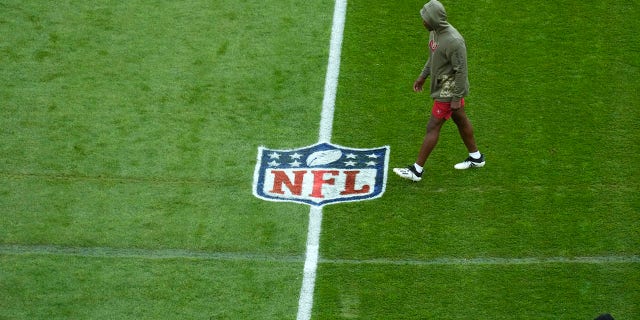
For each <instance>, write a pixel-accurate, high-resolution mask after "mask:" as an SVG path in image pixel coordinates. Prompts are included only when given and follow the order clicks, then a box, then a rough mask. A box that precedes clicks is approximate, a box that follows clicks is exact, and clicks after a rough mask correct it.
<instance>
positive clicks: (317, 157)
mask: <svg viewBox="0 0 640 320" xmlns="http://www.w3.org/2000/svg"><path fill="white" fill-rule="evenodd" d="M340 158H342V151H340V150H338V149H333V150H325V151H316V152H314V153H312V154H310V155H309V156H308V157H307V165H308V166H309V167H314V166H321V165H325V164H329V163H333V162H336V161H338V160H339V159H340Z"/></svg>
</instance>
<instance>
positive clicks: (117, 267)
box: [0, 1, 332, 319]
mask: <svg viewBox="0 0 640 320" xmlns="http://www.w3.org/2000/svg"><path fill="white" fill-rule="evenodd" d="M331 11H332V6H331V3H329V2H326V1H325V2H314V3H309V4H307V5H306V6H298V5H297V4H296V3H295V2H293V1H291V2H288V3H287V2H282V1H278V2H277V3H276V2H272V3H247V2H238V1H216V2H215V3H213V2H208V1H188V2H175V3H174V2H167V1H154V2H148V1H126V2H122V3H113V2H110V1H99V2H83V1H62V2H56V3H53V2H44V1H34V2H28V3H25V2H21V1H2V2H0V32H2V34H3V39H2V40H0V83H2V85H0V100H1V101H2V104H1V106H0V112H1V115H2V116H1V117H0V137H1V141H2V143H0V155H1V156H0V180H1V183H0V212H2V219H0V243H2V245H4V246H5V247H3V248H4V249H6V248H9V249H6V250H3V254H2V255H0V259H1V260H0V268H1V269H2V272H1V274H2V279H1V280H0V283H2V286H1V287H0V288H1V289H0V296H1V297H3V298H2V299H0V300H1V302H0V303H1V304H2V307H0V318H9V319H21V318H22V319H34V318H76V319H81V318H105V317H109V318H118V319H125V318H130V319H139V318H149V319H153V318H155V319H158V318H164V317H163V316H164V315H166V317H167V318H176V319H185V318H192V319H195V318H200V319H209V318H214V319H217V318H220V319H239V318H243V319H245V318H246V319H264V318H272V319H282V318H283V317H286V316H288V315H292V314H295V312H296V303H297V299H298V288H299V286H300V274H301V273H302V264H301V261H297V262H293V263H289V264H282V265H279V264H278V263H276V265H275V266H274V265H273V263H260V262H253V261H251V260H246V259H243V261H244V262H242V263H240V262H238V263H236V262H232V263H226V262H219V261H215V260H214V261H207V262H197V261H196V262H193V261H189V260H176V261H164V260H160V261H151V262H149V261H144V260H143V261H140V260H138V259H125V260H122V261H120V260H117V259H112V260H110V259H106V260H107V261H103V260H102V259H98V258H96V257H81V256H80V257H74V258H73V259H67V258H64V257H61V258H58V257H55V254H54V256H53V257H32V256H23V255H14V254H12V252H13V251H15V250H13V249H11V248H14V247H12V246H13V245H20V246H30V245H31V246H33V245H37V246H40V245H42V246H45V248H46V246H54V247H52V248H65V247H79V248H92V247H100V248H101V247H104V248H121V249H124V250H130V249H135V250H151V249H180V250H187V251H191V252H196V253H197V252H214V253H217V252H220V253H226V254H229V255H230V256H232V257H233V256H238V257H240V258H243V257H244V256H246V255H253V254H260V255H267V256H270V255H272V256H274V257H281V256H294V257H298V258H297V259H298V260H300V259H301V257H302V256H303V254H304V244H305V237H306V227H307V218H306V215H307V213H308V208H305V207H302V206H296V205H292V204H273V203H267V202H264V201H261V200H258V199H256V198H254V197H253V196H252V194H251V177H252V174H253V168H254V166H255V159H256V151H257V147H258V146H259V145H262V144H264V145H266V146H269V147H274V148H281V147H288V146H291V145H308V144H312V143H314V142H315V141H316V139H317V129H311V130H308V128H309V127H317V123H318V121H319V119H320V105H321V101H322V88H323V84H324V70H325V68H326V57H327V51H328V50H327V43H328V41H329V32H330V27H329V26H330V23H331ZM308 17H314V19H312V20H310V19H308ZM6 251H9V252H8V253H7V252H6ZM49 265H51V266H49ZM103 265H104V266H103ZM149 269H152V270H153V273H150V272H149V271H148V270H149ZM173 282H177V283H176V284H175V285H176V286H178V285H180V282H185V284H184V286H183V287H182V288H181V290H174V288H173V287H172V286H173V285H174V284H173ZM270 283H271V284H273V285H271V284H270ZM94 284H95V285H96V287H92V288H88V287H90V286H92V285H94ZM156 296H157V297H156ZM129 298H131V299H129ZM191 300H193V301H191ZM96 301H104V304H100V305H99V306H98V305H96V304H95V303H94V302H96ZM94 312H95V313H94Z"/></svg>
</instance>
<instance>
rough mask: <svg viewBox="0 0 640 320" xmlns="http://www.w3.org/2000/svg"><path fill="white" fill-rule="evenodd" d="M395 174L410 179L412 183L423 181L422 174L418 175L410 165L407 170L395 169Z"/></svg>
mask: <svg viewBox="0 0 640 320" xmlns="http://www.w3.org/2000/svg"><path fill="white" fill-rule="evenodd" d="M393 172H395V173H396V174H397V175H399V176H400V177H402V178H405V179H409V180H411V181H420V180H422V173H418V171H416V168H415V167H414V166H413V165H410V166H409V167H407V168H393Z"/></svg>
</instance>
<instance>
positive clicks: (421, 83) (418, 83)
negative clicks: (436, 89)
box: [413, 77, 425, 92]
mask: <svg viewBox="0 0 640 320" xmlns="http://www.w3.org/2000/svg"><path fill="white" fill-rule="evenodd" d="M424 81H425V78H423V77H418V79H416V82H414V83H413V91H415V92H420V91H422V87H423V86H424Z"/></svg>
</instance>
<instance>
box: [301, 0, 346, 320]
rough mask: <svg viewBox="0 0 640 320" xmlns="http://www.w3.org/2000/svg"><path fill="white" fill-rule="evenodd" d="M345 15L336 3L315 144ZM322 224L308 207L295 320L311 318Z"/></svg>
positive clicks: (327, 107)
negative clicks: (307, 223)
mask: <svg viewBox="0 0 640 320" xmlns="http://www.w3.org/2000/svg"><path fill="white" fill-rule="evenodd" d="M346 15H347V0H336V2H335V7H334V9H333V23H332V26H331V42H330V44H329V62H328V63H327V74H326V76H325V82H324V97H323V99H322V114H321V117H320V133H319V134H318V142H327V143H329V142H331V133H332V131H333V113H334V110H335V103H336V92H337V90H338V76H339V74H340V54H341V51H342V35H343V31H344V22H345V18H346ZM321 225H322V207H316V206H311V208H310V209H309V231H308V234H307V249H306V254H305V261H304V272H303V278H302V288H301V289H300V299H299V300H298V316H297V320H309V319H311V311H312V309H313V291H314V288H315V283H316V270H317V268H318V252H319V249H320V230H321Z"/></svg>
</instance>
